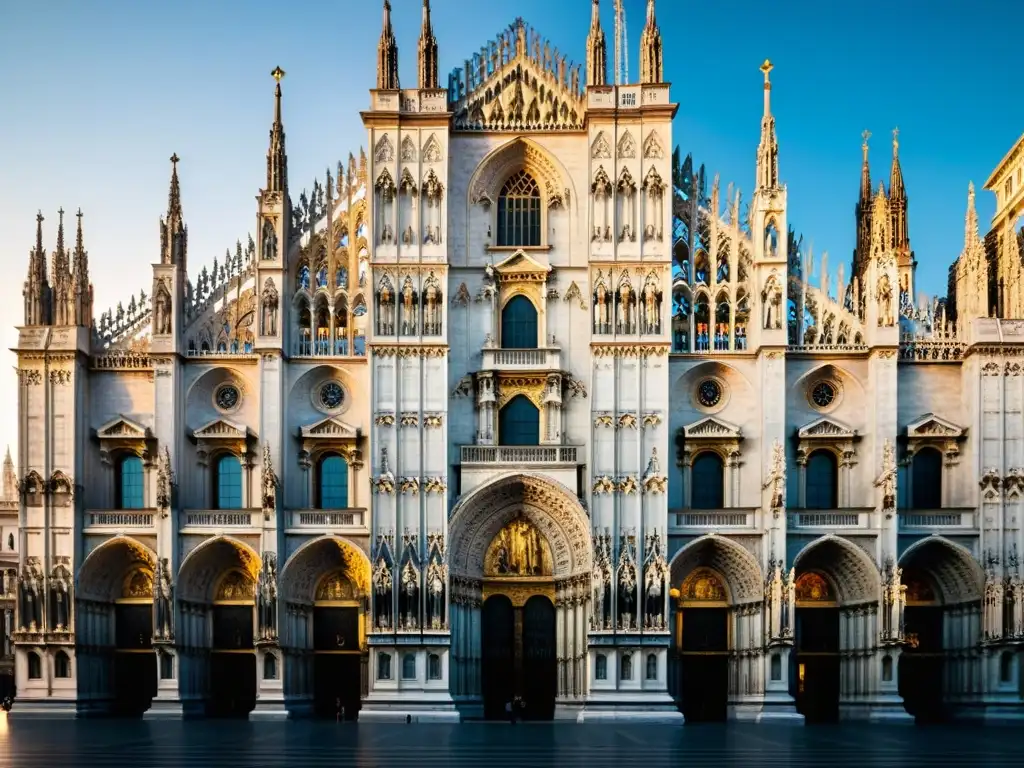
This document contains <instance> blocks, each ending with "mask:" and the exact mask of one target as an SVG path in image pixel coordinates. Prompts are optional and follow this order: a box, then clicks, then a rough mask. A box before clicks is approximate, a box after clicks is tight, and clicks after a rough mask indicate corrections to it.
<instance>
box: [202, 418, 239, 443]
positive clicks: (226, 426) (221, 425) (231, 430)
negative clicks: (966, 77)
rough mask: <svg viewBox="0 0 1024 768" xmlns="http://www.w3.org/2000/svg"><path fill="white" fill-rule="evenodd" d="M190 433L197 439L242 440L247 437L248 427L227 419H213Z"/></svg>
mask: <svg viewBox="0 0 1024 768" xmlns="http://www.w3.org/2000/svg"><path fill="white" fill-rule="evenodd" d="M192 434H193V436H194V437H195V438H196V439H197V440H243V439H245V438H246V437H248V435H249V429H248V427H246V426H244V425H242V424H236V423H235V422H233V421H228V420H227V419H214V420H213V421H211V422H210V423H209V424H206V425H204V426H202V427H200V428H199V429H197V430H196V431H195V432H193V433H192Z"/></svg>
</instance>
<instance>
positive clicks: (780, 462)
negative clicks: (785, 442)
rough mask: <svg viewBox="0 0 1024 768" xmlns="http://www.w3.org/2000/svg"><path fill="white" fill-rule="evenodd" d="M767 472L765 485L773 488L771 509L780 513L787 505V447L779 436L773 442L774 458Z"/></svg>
mask: <svg viewBox="0 0 1024 768" xmlns="http://www.w3.org/2000/svg"><path fill="white" fill-rule="evenodd" d="M766 474H767V477H766V478H765V482H764V487H765V488H770V489H771V510H772V512H774V513H775V514H776V515H778V514H779V511H780V510H782V509H783V508H784V507H785V506H786V449H785V448H783V446H782V442H781V441H780V440H779V439H778V438H776V439H775V441H774V442H773V443H772V458H771V463H770V464H769V465H768V472H767V473H766Z"/></svg>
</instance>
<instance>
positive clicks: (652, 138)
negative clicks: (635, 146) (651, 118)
mask: <svg viewBox="0 0 1024 768" xmlns="http://www.w3.org/2000/svg"><path fill="white" fill-rule="evenodd" d="M664 156H665V151H664V150H663V149H662V148H661V142H660V141H659V140H658V133H657V131H651V132H650V133H649V134H647V138H646V139H644V157H645V158H647V159H648V160H661V159H662V158H663V157H664Z"/></svg>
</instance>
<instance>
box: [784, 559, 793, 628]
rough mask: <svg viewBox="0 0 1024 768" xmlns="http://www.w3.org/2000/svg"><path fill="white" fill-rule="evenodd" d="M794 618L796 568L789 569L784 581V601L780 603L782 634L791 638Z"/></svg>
mask: <svg viewBox="0 0 1024 768" xmlns="http://www.w3.org/2000/svg"><path fill="white" fill-rule="evenodd" d="M795 616H796V568H790V569H789V576H788V577H787V579H786V599H785V600H783V601H782V634H783V635H784V636H786V637H792V636H793V632H794V626H793V623H794V621H793V620H794V617H795Z"/></svg>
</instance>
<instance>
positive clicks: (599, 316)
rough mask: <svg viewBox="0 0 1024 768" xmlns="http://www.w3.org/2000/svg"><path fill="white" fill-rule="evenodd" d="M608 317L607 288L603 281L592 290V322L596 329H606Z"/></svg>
mask: <svg viewBox="0 0 1024 768" xmlns="http://www.w3.org/2000/svg"><path fill="white" fill-rule="evenodd" d="M609 322H610V318H609V316H608V289H607V288H605V285H604V281H601V282H599V283H598V284H597V290H596V291H594V324H595V326H596V327H595V329H594V330H596V331H607V330H608V326H609Z"/></svg>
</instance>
